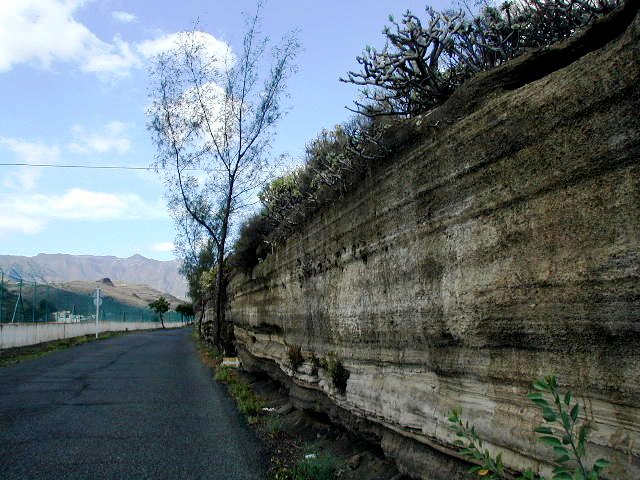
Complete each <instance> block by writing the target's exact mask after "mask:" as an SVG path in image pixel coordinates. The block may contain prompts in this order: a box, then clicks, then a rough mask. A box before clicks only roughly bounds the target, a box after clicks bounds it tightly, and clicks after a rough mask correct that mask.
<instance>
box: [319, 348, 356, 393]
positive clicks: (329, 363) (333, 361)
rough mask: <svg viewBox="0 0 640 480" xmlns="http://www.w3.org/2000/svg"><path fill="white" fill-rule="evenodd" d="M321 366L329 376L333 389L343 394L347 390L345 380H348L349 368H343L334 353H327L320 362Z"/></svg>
mask: <svg viewBox="0 0 640 480" xmlns="http://www.w3.org/2000/svg"><path fill="white" fill-rule="evenodd" d="M320 364H321V366H322V368H324V369H325V370H326V371H327V373H328V374H329V378H331V383H332V384H333V386H334V387H335V389H336V390H337V391H338V393H340V394H341V395H344V394H345V393H346V391H347V381H348V380H349V376H350V375H351V374H350V373H349V370H347V369H346V368H344V365H343V364H342V362H341V361H340V360H338V358H337V357H336V356H335V354H331V355H329V356H328V357H327V358H326V359H324V361H321V362H320Z"/></svg>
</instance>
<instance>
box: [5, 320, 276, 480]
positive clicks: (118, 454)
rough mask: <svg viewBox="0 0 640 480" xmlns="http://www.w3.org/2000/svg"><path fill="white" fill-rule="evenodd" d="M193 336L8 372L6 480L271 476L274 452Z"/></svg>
mask: <svg viewBox="0 0 640 480" xmlns="http://www.w3.org/2000/svg"><path fill="white" fill-rule="evenodd" d="M189 335H190V330H188V329H179V330H170V331H169V330H167V331H155V332H146V333H137V334H130V335H127V336H124V337H118V338H113V339H109V340H105V341H101V342H95V343H88V344H85V345H81V346H79V347H74V348H70V349H68V350H64V351H60V352H56V353H53V354H51V355H48V356H46V357H43V358H40V359H37V360H32V361H28V362H24V363H21V364H18V365H16V366H13V367H8V368H0V479H2V480H10V479H29V480H36V479H55V480H62V479H118V480H126V479H184V480H187V479H207V480H236V479H238V480H240V479H242V480H244V479H255V480H264V478H265V471H266V455H265V453H264V451H263V450H262V446H261V444H260V442H259V440H258V439H257V438H256V436H255V434H254V433H253V432H252V431H251V430H250V429H249V427H248V426H247V425H246V421H245V420H244V419H243V417H242V416H241V414H239V413H238V412H237V411H236V409H235V406H234V404H233V401H232V400H231V399H229V398H228V397H227V395H226V393H225V392H224V390H223V387H221V386H220V385H219V384H217V383H216V382H214V381H213V379H212V378H211V374H210V373H209V371H208V370H207V368H206V367H204V366H203V365H202V364H201V363H200V360H199V359H198V358H197V355H196V350H195V346H194V344H193V341H192V340H191V339H190V338H189Z"/></svg>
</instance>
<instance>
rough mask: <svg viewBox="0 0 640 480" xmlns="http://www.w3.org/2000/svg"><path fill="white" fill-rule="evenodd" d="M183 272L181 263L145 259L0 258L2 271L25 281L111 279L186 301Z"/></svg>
mask: <svg viewBox="0 0 640 480" xmlns="http://www.w3.org/2000/svg"><path fill="white" fill-rule="evenodd" d="M179 268H180V261H179V260H170V261H160V260H153V259H150V258H146V257H143V256H142V255H133V256H131V257H128V258H119V257H114V256H94V255H66V254H45V253H40V254H38V255H36V256H35V257H22V256H16V255H0V269H2V270H4V271H5V272H10V273H16V274H18V275H19V276H21V277H22V278H24V279H25V280H35V281H40V282H56V283H59V282H70V281H76V280H80V281H89V282H95V281H96V280H97V279H100V278H110V279H112V280H113V281H114V282H119V283H127V284H128V283H131V284H138V285H148V286H150V287H152V288H154V289H156V290H159V291H160V292H166V293H169V294H171V295H173V296H175V297H177V298H180V299H184V298H186V295H187V293H186V292H187V282H186V280H185V278H184V277H183V276H182V275H181V274H180V272H179V271H178V270H179Z"/></svg>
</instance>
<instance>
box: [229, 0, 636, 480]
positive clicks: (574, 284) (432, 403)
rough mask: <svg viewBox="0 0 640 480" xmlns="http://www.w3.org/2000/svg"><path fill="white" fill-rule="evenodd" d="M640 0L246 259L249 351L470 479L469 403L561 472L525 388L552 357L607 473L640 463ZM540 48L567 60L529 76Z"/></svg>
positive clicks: (240, 313) (352, 417)
mask: <svg viewBox="0 0 640 480" xmlns="http://www.w3.org/2000/svg"><path fill="white" fill-rule="evenodd" d="M632 3H633V4H635V6H632V7H629V5H630V4H632ZM637 3H638V2H629V3H628V4H627V6H626V8H627V10H626V11H625V12H624V15H623V16H622V17H621V16H620V14H618V17H616V21H617V23H615V22H613V21H611V20H608V21H609V22H610V23H606V22H601V23H600V24H599V25H597V26H596V27H594V28H595V31H596V34H593V29H592V31H591V32H587V33H585V34H584V35H582V36H581V37H579V38H576V39H573V40H570V41H569V42H565V43H564V44H561V45H559V46H554V47H552V48H550V49H545V50H542V51H539V52H534V53H532V54H531V55H528V56H526V57H524V58H521V59H517V60H516V61H515V62H513V63H512V64H510V65H507V66H506V67H504V68H502V69H500V70H497V71H494V72H489V73H488V74H484V75H483V76H481V77H480V78H478V79H476V80H474V81H472V82H470V84H469V85H466V86H465V87H463V89H461V90H460V91H459V92H458V93H457V94H456V95H455V96H454V97H453V98H452V99H450V101H449V102H448V103H447V104H445V105H444V106H443V107H442V108H441V109H440V110H439V111H436V112H434V113H433V114H432V115H430V116H427V117H425V118H424V119H423V121H424V124H425V125H435V124H437V126H436V127H435V128H432V127H429V126H426V127H425V128H424V133H423V135H422V137H421V138H420V139H419V141H417V142H416V143H414V144H412V145H411V146H410V147H408V148H407V149H406V150H405V151H403V152H402V153H401V154H399V155H398V156H396V157H395V158H393V159H390V160H389V161H386V162H381V163H380V164H378V165H376V166H374V167H372V171H371V172H370V174H369V175H368V176H367V177H366V179H365V180H364V181H363V182H362V183H361V184H360V185H359V186H358V187H357V188H355V189H354V190H353V191H352V192H351V193H349V194H348V195H347V196H346V197H345V198H343V199H341V200H340V201H338V202H336V204H335V205H334V206H333V207H332V208H330V209H325V210H324V211H322V212H320V213H318V214H317V215H315V216H314V217H313V218H310V219H308V221H307V224H306V225H305V226H304V228H303V229H302V230H301V231H300V232H299V233H297V234H295V235H292V236H291V237H290V238H289V239H288V240H287V242H286V244H284V245H281V246H279V247H278V248H277V249H275V251H274V252H273V253H272V254H271V255H269V256H268V257H267V259H266V260H265V261H264V262H262V263H261V264H260V265H258V266H257V267H256V268H255V269H254V271H253V273H252V275H251V276H250V277H247V276H245V275H241V274H238V275H236V276H235V277H234V278H233V279H232V281H231V285H230V293H229V295H230V300H229V312H228V318H230V319H231V320H232V321H233V323H234V327H235V336H236V343H237V347H238V350H239V354H240V356H241V358H242V359H243V362H244V364H245V366H246V367H247V368H250V369H256V370H263V371H265V372H267V373H268V374H270V375H272V376H273V377H275V378H277V379H279V380H280V381H282V382H283V383H284V384H286V385H287V386H288V387H289V388H290V393H291V396H292V399H293V402H294V404H295V405H296V406H298V407H299V408H304V409H307V410H310V411H314V410H315V411H318V412H324V413H326V414H328V415H329V416H330V417H332V419H333V420H335V421H339V422H341V423H343V424H345V425H347V426H348V427H349V428H351V429H353V430H355V431H358V432H360V433H361V434H362V435H363V436H365V437H366V438H369V439H370V440H371V441H374V442H377V443H379V444H380V445H381V446H382V448H383V449H384V450H385V452H386V453H387V454H388V455H389V456H391V457H393V458H395V459H396V461H397V463H398V465H399V467H400V469H401V470H402V471H404V472H406V473H408V474H410V475H411V476H414V477H417V478H423V479H432V478H433V479H456V478H468V477H467V474H466V469H467V467H468V464H466V463H465V462H464V461H462V460H461V458H460V456H459V454H458V453H457V452H456V448H455V447H454V445H453V441H454V438H453V436H452V434H451V432H450V431H449V430H448V428H447V420H446V416H447V412H449V411H450V410H452V409H453V408H455V407H462V409H463V417H465V418H466V419H468V420H469V421H470V422H471V423H473V424H475V426H476V428H477V430H478V431H479V433H480V435H481V436H482V438H483V439H485V440H486V442H487V445H488V448H489V449H490V450H491V451H493V452H495V453H497V452H503V459H504V462H505V464H506V465H507V466H508V467H509V468H511V469H512V470H515V471H521V470H523V469H524V468H526V467H529V466H530V467H533V468H535V469H540V471H541V472H549V470H550V468H551V463H550V462H551V461H552V455H551V452H550V451H549V449H548V448H547V447H545V446H544V445H542V444H540V442H538V441H537V440H536V438H535V436H534V434H533V433H532V430H533V428H534V427H535V426H537V425H538V424H539V423H540V421H541V418H540V417H539V413H538V411H537V409H536V408H534V407H532V405H531V403H530V402H529V401H528V400H527V399H526V397H525V395H526V393H527V392H528V391H529V388H530V384H531V382H532V381H533V380H535V379H536V378H538V377H540V376H542V375H544V374H549V373H554V374H556V375H557V376H558V378H559V381H560V382H561V384H562V388H563V389H567V388H568V389H571V390H572V391H573V392H574V395H576V396H578V397H581V398H583V399H584V403H585V405H586V412H585V413H584V415H583V417H584V418H585V419H588V420H590V421H591V422H592V424H593V426H594V427H595V429H594V431H593V432H592V434H591V436H590V444H589V450H590V452H592V454H593V456H594V458H597V457H606V458H609V459H610V460H612V461H613V462H615V465H614V466H613V467H612V468H610V469H609V470H608V473H607V478H615V479H620V480H632V479H637V478H640V117H639V112H640V42H639V37H640V18H638V17H636V14H635V9H636V8H637ZM634 18H635V19H634ZM603 25H604V27H603ZM598 28H600V29H601V30H597V29H598ZM603 28H604V30H602V29H603ZM616 29H617V30H616ZM603 31H604V32H606V34H607V35H609V36H610V38H603V36H602V35H603V34H602V32H603ZM598 32H600V33H598ZM594 35H595V37H594ZM594 38H595V39H596V40H598V41H596V42H594ZM598 42H599V43H598ZM563 49H564V50H563ZM563 52H564V53H565V54H566V55H565V56H564V57H563ZM571 52H574V53H575V52H578V53H575V54H573V57H572V56H571V55H572V54H571ZM544 55H551V57H547V58H555V59H558V58H560V59H562V58H564V61H559V62H557V63H555V64H553V65H554V69H553V71H548V72H542V73H539V74H538V75H530V76H529V77H527V76H526V75H525V76H523V75H520V76H519V78H520V80H521V81H520V82H517V81H515V82H514V80H513V78H514V75H516V74H514V72H516V73H517V72H518V69H521V71H525V72H527V71H528V72H529V74H531V71H532V68H531V65H532V64H533V65H535V62H536V61H538V62H539V58H540V56H542V57H544ZM536 59H538V60H536ZM527 62H528V63H527ZM543 63H544V62H543ZM516 76H517V75H516ZM501 78H503V79H506V80H505V81H504V82H502V83H501V81H500V79H501ZM487 85H488V86H490V88H486V86H487ZM465 98H466V99H467V100H465ZM472 99H473V101H472ZM456 105H458V106H459V108H454V107H456ZM459 112H462V113H459ZM297 347H300V353H301V354H302V360H303V361H302V363H301V364H298V365H295V367H294V365H292V362H291V358H290V357H291V356H292V355H291V351H292V349H293V350H295V349H297ZM332 362H333V364H334V365H335V363H336V362H340V363H341V364H342V365H343V366H344V367H345V368H346V369H347V370H348V372H349V377H348V380H347V383H346V390H345V391H344V393H343V392H341V391H340V390H339V389H337V388H336V387H335V386H334V384H333V382H332V381H331V378H330V377H331V375H330V373H329V371H330V370H331V367H330V365H331V363H332ZM294 363H298V362H294Z"/></svg>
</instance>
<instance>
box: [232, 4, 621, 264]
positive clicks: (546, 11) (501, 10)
mask: <svg viewBox="0 0 640 480" xmlns="http://www.w3.org/2000/svg"><path fill="white" fill-rule="evenodd" d="M619 3H620V0H518V1H514V2H506V3H504V4H502V5H501V6H499V7H498V6H494V5H491V4H487V5H486V6H485V7H484V8H483V9H482V10H481V11H480V13H478V14H477V15H475V16H473V15H469V14H467V13H465V12H462V11H458V12H451V11H447V12H436V11H435V10H433V9H431V8H427V21H426V22H425V23H424V24H423V22H422V21H421V20H420V19H419V18H418V17H417V16H415V15H413V14H412V13H411V12H406V13H405V14H404V15H403V17H402V20H401V21H400V22H396V21H395V20H394V19H393V18H390V22H391V26H390V27H387V28H385V30H384V35H385V37H386V46H385V48H384V49H383V50H381V51H377V50H375V49H373V48H367V49H366V50H365V52H364V53H363V55H362V56H360V57H358V58H357V61H358V63H359V64H360V65H361V66H362V69H363V70H362V71H361V72H349V73H348V75H347V78H346V79H343V81H347V82H351V83H355V84H358V85H362V86H363V87H364V89H363V90H362V95H363V100H361V101H357V102H356V106H357V108H356V111H357V112H358V113H359V114H362V115H359V116H357V117H356V118H354V119H352V120H351V121H349V122H347V123H345V124H342V125H338V126H336V127H335V128H334V129H332V130H323V131H322V132H321V133H320V135H319V136H318V137H317V138H316V139H315V140H313V141H312V142H310V143H309V144H308V145H307V148H306V152H305V158H304V165H303V166H302V167H299V168H297V169H295V170H293V171H292V172H290V173H288V174H286V175H284V176H281V177H279V178H276V179H275V180H273V181H272V182H271V183H269V184H268V185H267V186H266V187H265V188H264V189H263V190H262V192H261V193H260V195H259V198H260V201H261V203H262V209H261V210H260V211H259V212H258V213H257V214H256V215H254V216H253V217H250V218H249V219H248V220H247V221H246V222H245V223H244V225H243V227H242V228H241V230H240V235H239V237H238V240H237V242H236V244H235V246H234V253H233V255H232V257H231V262H230V264H231V265H232V266H235V267H237V268H238V269H239V270H240V271H243V272H245V273H249V272H251V270H252V269H253V267H255V266H256V265H257V264H258V263H259V262H260V261H262V260H263V259H264V258H266V256H267V255H268V253H269V251H270V250H271V248H272V247H273V245H277V244H279V243H282V242H283V241H284V240H286V238H288V237H289V236H290V235H291V233H292V232H295V231H296V230H298V229H300V228H301V226H302V225H303V224H304V222H305V221H306V219H307V218H309V216H310V215H312V214H313V213H315V212H317V211H318V210H319V209H321V208H323V207H325V206H327V205H330V204H332V203H333V202H335V201H336V200H337V199H338V198H340V197H342V196H343V195H344V194H345V193H347V192H348V191H350V190H351V189H352V188H353V186H354V185H356V184H358V182H360V181H361V180H362V179H363V178H364V177H365V176H366V174H367V172H368V171H369V169H370V168H371V166H373V165H374V164H375V163H376V162H379V161H381V160H382V159H385V158H389V157H391V156H392V155H393V154H394V153H396V152H397V151H398V150H400V149H401V148H406V146H407V145H408V144H410V143H411V142H412V140H413V139H415V138H416V137H417V134H418V132H419V131H420V128H421V123H422V122H423V118H422V117H420V116H418V115H420V114H423V113H424V112H427V111H429V110H431V109H433V108H434V107H436V106H438V105H440V104H441V103H442V102H444V101H445V100H446V99H447V98H448V97H449V96H450V95H451V93H452V92H453V91H454V90H455V89H456V88H457V87H458V86H460V85H461V84H462V83H464V82H465V81H467V80H468V79H469V78H471V77H472V76H474V75H475V74H477V73H479V72H481V71H485V70H488V69H490V68H493V67H496V66H498V65H501V64H503V63H505V62H506V61H508V60H510V59H512V58H514V57H515V56H518V55H520V54H521V53H523V52H525V51H526V50H527V49H530V48H534V47H540V46H544V45H549V44H551V43H553V42H556V41H558V40H561V39H564V38H567V37H569V36H570V35H572V34H574V33H575V32H576V31H577V30H578V29H579V28H581V27H583V26H585V25H587V24H589V23H591V22H592V21H593V20H594V19H595V18H597V17H598V16H601V15H603V14H605V13H608V12H610V11H611V10H613V9H614V8H615V7H617V6H618V5H619ZM416 116H417V117H416ZM411 117H415V118H411Z"/></svg>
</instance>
